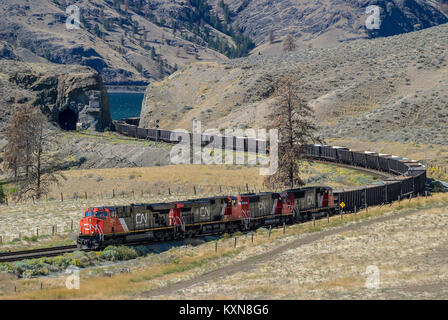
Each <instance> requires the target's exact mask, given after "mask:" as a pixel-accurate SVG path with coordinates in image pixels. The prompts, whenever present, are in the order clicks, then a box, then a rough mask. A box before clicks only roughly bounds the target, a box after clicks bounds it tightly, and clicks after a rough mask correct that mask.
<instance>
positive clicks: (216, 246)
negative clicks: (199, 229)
mask: <svg viewBox="0 0 448 320" xmlns="http://www.w3.org/2000/svg"><path fill="white" fill-rule="evenodd" d="M217 252H218V240H216V242H215V253H217Z"/></svg>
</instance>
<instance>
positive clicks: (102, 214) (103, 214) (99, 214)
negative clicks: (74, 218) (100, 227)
mask: <svg viewBox="0 0 448 320" xmlns="http://www.w3.org/2000/svg"><path fill="white" fill-rule="evenodd" d="M95 217H98V218H106V217H107V212H106V211H97V212H96V214H95Z"/></svg>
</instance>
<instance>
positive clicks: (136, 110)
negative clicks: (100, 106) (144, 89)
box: [108, 93, 144, 120]
mask: <svg viewBox="0 0 448 320" xmlns="http://www.w3.org/2000/svg"><path fill="white" fill-rule="evenodd" d="M108 96H109V102H110V114H111V116H112V120H119V119H123V118H131V117H140V111H141V108H142V101H143V96H144V94H143V93H108Z"/></svg>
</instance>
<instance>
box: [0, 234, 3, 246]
mask: <svg viewBox="0 0 448 320" xmlns="http://www.w3.org/2000/svg"><path fill="white" fill-rule="evenodd" d="M1 243H3V236H0V244H1Z"/></svg>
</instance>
